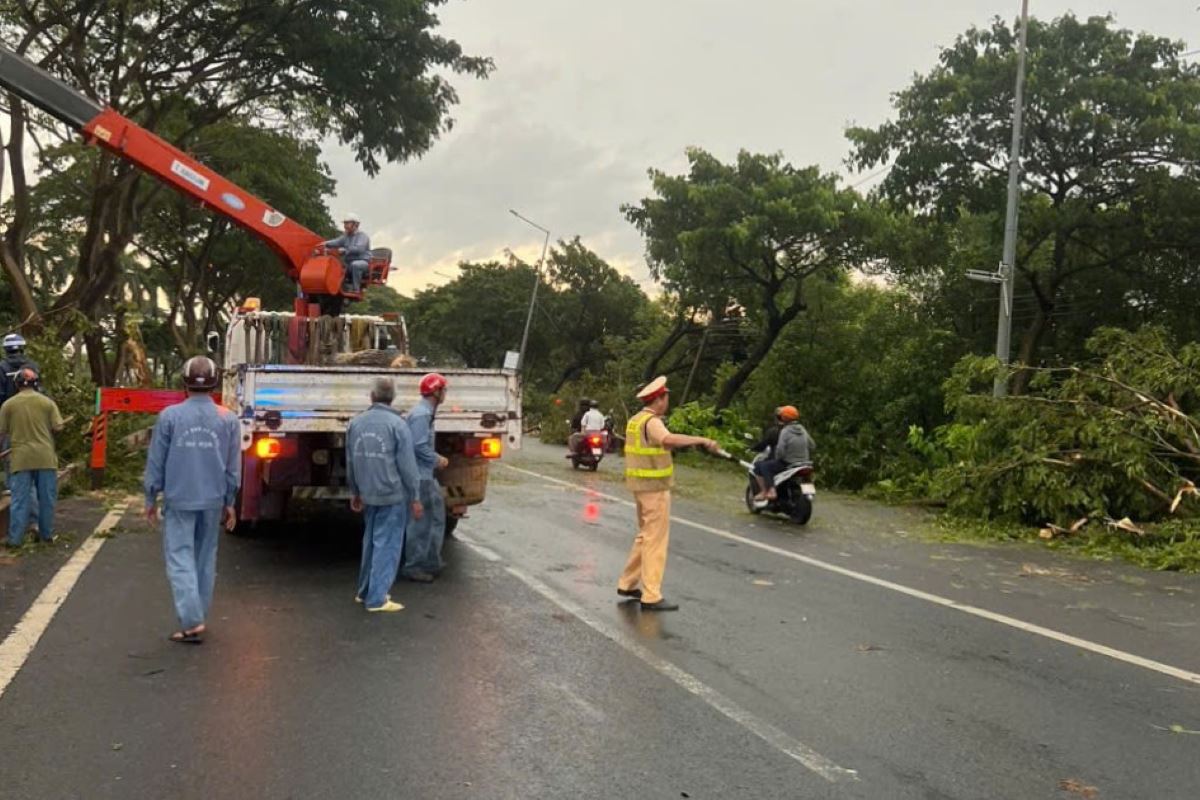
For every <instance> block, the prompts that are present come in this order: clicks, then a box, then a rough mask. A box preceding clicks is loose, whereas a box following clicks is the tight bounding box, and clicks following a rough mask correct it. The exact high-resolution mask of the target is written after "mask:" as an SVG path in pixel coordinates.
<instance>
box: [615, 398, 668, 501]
mask: <svg viewBox="0 0 1200 800" xmlns="http://www.w3.org/2000/svg"><path fill="white" fill-rule="evenodd" d="M653 418H654V414H653V413H652V412H650V411H641V412H639V413H637V414H634V415H633V417H632V418H630V420H629V424H628V425H626V426H625V485H626V486H627V487H629V490H630V491H631V492H661V491H665V490H667V489H670V488H671V484H672V483H673V480H672V477H671V476H672V475H673V474H674V472H675V467H674V465H673V464H672V463H671V451H669V450H667V449H666V448H665V447H654V446H653V445H651V444H650V443H649V442H648V441H646V424H647V423H648V422H650V420H651V419H653Z"/></svg>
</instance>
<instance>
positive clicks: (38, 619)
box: [0, 501, 129, 698]
mask: <svg viewBox="0 0 1200 800" xmlns="http://www.w3.org/2000/svg"><path fill="white" fill-rule="evenodd" d="M128 507H129V501H124V502H121V503H118V504H117V505H116V506H114V507H113V508H112V510H110V511H109V512H108V513H107V514H105V515H104V519H102V520H100V524H99V525H97V526H96V529H95V530H94V531H92V535H91V536H89V537H88V538H87V539H86V540H85V541H84V542H83V544H81V545H80V546H79V549H78V550H76V551H75V552H74V554H72V556H71V558H70V559H68V560H67V563H66V564H63V565H62V568H61V569H59V571H58V572H56V573H55V575H54V577H53V578H51V579H50V583H48V584H46V588H44V589H42V592H41V594H39V595H38V596H37V599H36V600H34V601H33V605H32V606H30V607H29V609H28V610H27V611H26V612H25V614H24V616H22V617H21V620H20V621H19V622H18V623H17V625H16V627H15V628H13V630H12V633H10V634H9V635H8V637H7V638H6V639H5V640H4V641H3V642H0V698H2V697H4V692H5V690H6V689H8V685H9V684H10V683H12V680H13V678H15V677H16V676H17V673H18V672H20V671H21V667H23V666H24V665H25V661H26V660H27V659H28V658H29V654H30V653H32V652H33V648H34V647H36V646H37V643H38V640H40V639H41V638H42V634H43V633H45V632H46V628H47V627H49V625H50V622H51V621H52V620H53V619H54V615H55V614H57V613H58V609H59V608H60V607H61V606H62V604H63V603H64V602H66V600H67V596H68V595H69V594H70V593H71V590H72V589H73V588H75V584H76V582H78V580H79V577H80V576H81V575H83V572H84V570H86V569H87V568H88V565H89V564H91V563H92V559H94V558H95V557H96V553H98V552H100V548H101V547H103V546H104V543H105V542H106V541H107V539H105V538H104V537H101V536H97V535H96V534H98V533H99V534H102V533H107V532H108V531H110V530H112V529H113V528H114V527H116V524H117V523H118V522H120V521H121V516H122V515H123V514H124V513H125V509H127V508H128Z"/></svg>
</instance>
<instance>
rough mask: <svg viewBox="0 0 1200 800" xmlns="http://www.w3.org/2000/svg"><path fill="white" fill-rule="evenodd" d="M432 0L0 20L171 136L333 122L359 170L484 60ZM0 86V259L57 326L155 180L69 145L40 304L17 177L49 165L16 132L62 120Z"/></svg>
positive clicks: (172, 5)
mask: <svg viewBox="0 0 1200 800" xmlns="http://www.w3.org/2000/svg"><path fill="white" fill-rule="evenodd" d="M444 2H445V0H352V2H339V3H331V2H328V1H327V0H297V1H296V2H289V3H283V4H280V3H277V2H273V0H238V1H237V2H233V1H232V0H205V2H199V1H198V0H174V2H166V3H158V4H146V3H135V4H132V5H131V4H129V3H108V2H100V1H99V0H82V2H78V3H71V4H67V5H63V4H58V3H37V2H28V1H27V0H16V2H14V3H10V4H6V5H5V6H4V7H3V8H0V35H2V36H3V38H4V39H5V40H6V41H8V42H10V43H13V44H14V48H15V49H16V50H17V51H18V52H20V53H22V54H24V55H25V56H26V57H28V58H30V59H31V60H33V61H35V62H37V63H39V64H41V65H42V66H43V67H45V68H46V69H48V70H50V71H51V72H53V73H55V74H57V75H60V76H62V77H63V78H64V80H66V81H67V82H68V83H69V84H71V85H73V86H76V87H78V88H79V89H80V90H81V91H82V92H83V93H84V94H86V95H88V96H89V97H91V98H92V99H93V100H95V101H97V102H98V103H101V104H104V105H109V106H111V107H113V108H115V109H116V110H118V111H119V112H121V113H123V114H124V115H126V116H128V117H130V118H131V119H133V120H134V121H135V122H137V123H139V124H140V125H142V126H143V127H145V128H147V129H149V130H151V131H154V132H157V133H159V134H160V135H163V136H164V138H167V139H168V140H170V141H172V142H174V143H175V144H177V145H180V146H181V147H184V148H185V149H186V148H189V147H196V146H197V145H199V144H202V143H203V139H202V136H203V133H204V131H206V130H207V129H208V128H209V127H210V126H213V125H217V124H220V123H223V122H225V121H227V120H231V119H242V120H248V121H251V122H253V123H254V124H257V125H260V126H261V127H264V128H269V129H274V130H278V131H286V132H287V133H288V134H289V135H290V136H292V137H296V138H300V139H316V138H317V137H321V136H326V135H331V136H335V137H337V138H338V139H339V140H340V141H341V142H342V143H343V144H346V145H349V146H350V147H351V148H352V149H353V150H354V152H355V155H356V157H357V159H358V161H359V163H360V164H362V166H363V168H364V169H365V170H366V171H367V172H368V173H374V172H377V171H378V169H379V167H380V164H381V162H382V161H383V160H388V161H401V160H404V159H407V158H410V157H413V156H417V155H420V154H421V153H423V152H425V151H426V150H428V148H429V147H430V146H431V145H432V143H433V142H434V141H435V140H436V138H437V137H438V135H439V134H440V133H442V132H443V131H445V130H446V129H447V128H448V127H449V126H450V124H451V118H450V116H449V112H450V109H451V107H452V106H453V105H454V104H455V102H456V101H457V97H456V94H455V91H454V89H453V86H452V85H451V84H450V82H449V80H448V77H447V76H448V74H451V73H457V74H465V75H470V76H474V77H480V78H482V77H485V76H486V75H487V74H488V73H489V72H490V70H491V62H490V61H489V60H487V59H483V58H477V57H473V56H468V55H465V54H464V53H463V52H462V49H461V48H460V47H459V45H458V44H457V43H456V42H454V41H453V40H450V39H447V38H445V37H443V36H441V35H439V34H438V33H437V32H436V29H437V26H438V19H437V16H436V14H435V11H436V9H437V8H438V7H440V6H441V5H443V4H444ZM8 101H9V107H8V111H9V120H10V125H9V129H8V131H7V137H6V138H7V142H6V144H7V147H6V158H7V165H6V166H7V172H8V176H9V178H10V180H11V183H12V186H13V198H12V202H11V203H10V204H9V206H8V207H7V213H6V214H5V218H4V220H3V227H4V230H3V236H2V239H0V265H2V266H3V270H4V276H5V279H6V281H7V282H8V284H9V286H10V288H11V289H12V291H13V294H14V297H15V299H16V304H17V307H18V315H19V316H20V317H21V318H22V319H23V320H25V321H27V322H29V323H31V324H33V323H36V322H37V321H38V320H40V319H41V318H42V317H43V315H52V316H60V317H62V316H63V315H64V314H65V313H66V312H68V311H71V312H79V313H77V314H76V313H72V314H71V315H70V316H69V317H67V318H63V319H58V320H55V327H56V328H57V329H58V330H59V332H60V334H61V335H62V336H63V337H69V336H70V335H71V334H72V333H74V331H75V330H76V328H77V327H78V324H79V323H78V321H79V320H80V319H87V318H93V319H94V318H96V316H97V311H98V309H99V308H100V307H101V306H102V305H103V304H104V303H105V302H107V301H108V300H109V299H110V298H111V297H112V295H113V294H114V292H115V290H116V289H117V287H118V285H119V284H120V282H121V278H122V273H123V270H124V267H125V261H124V260H123V254H124V252H125V249H126V248H127V247H128V246H129V244H130V242H131V241H132V240H133V237H134V236H135V234H136V233H137V231H138V230H139V226H140V223H141V220H142V219H143V217H144V216H145V215H146V214H147V213H148V211H149V208H150V207H151V205H152V204H153V203H155V202H156V201H157V196H158V195H159V194H161V193H165V192H164V189H163V187H162V186H161V185H158V184H155V183H154V182H153V181H152V180H150V179H148V178H146V177H145V176H143V175H141V174H140V173H138V172H137V171H136V170H135V169H134V168H133V167H131V166H129V165H127V164H125V163H123V162H120V161H119V160H117V159H114V158H113V157H112V156H108V155H103V154H100V153H98V152H96V151H88V152H87V153H86V154H83V155H81V156H80V157H81V158H84V159H86V160H87V162H88V164H89V168H88V169H87V171H86V173H85V174H86V176H87V179H86V181H85V182H84V183H83V184H81V185H76V186H74V187H73V189H72V191H74V192H77V193H80V194H82V195H84V196H85V197H86V199H87V204H86V207H87V209H88V213H87V215H86V216H85V217H84V219H83V224H82V226H81V227H80V228H79V229H73V230H70V231H64V232H61V234H62V235H66V236H68V237H70V239H71V242H72V245H73V248H72V250H73V253H72V258H71V266H70V269H69V270H68V271H67V274H68V275H69V278H68V279H67V281H66V284H65V286H64V287H63V288H62V289H61V291H59V290H55V291H54V292H53V296H54V300H53V301H52V302H50V303H49V304H48V306H46V305H43V304H40V303H39V302H38V300H37V293H36V291H35V286H34V284H33V280H32V279H31V276H30V275H29V273H28V271H27V270H26V253H25V248H26V245H27V243H28V242H29V240H30V236H31V232H32V230H33V228H34V226H35V223H36V220H37V219H38V217H39V215H40V209H37V208H35V207H33V206H32V204H31V197H30V185H31V183H32V180H31V176H32V174H33V173H34V171H35V170H38V169H41V170H48V169H52V168H54V165H53V164H52V163H51V162H50V161H47V160H46V159H44V158H42V155H41V154H40V153H35V154H34V155H33V156H28V155H27V154H26V150H27V147H26V145H27V144H28V143H29V142H30V140H31V137H33V138H35V139H36V140H37V142H38V143H39V145H40V144H41V143H42V142H43V141H45V140H46V139H45V131H47V130H48V131H50V136H51V138H53V137H55V136H57V137H60V138H61V139H63V140H64V141H65V140H67V139H69V138H70V136H71V134H70V132H68V131H66V130H65V129H64V128H63V126H61V125H59V124H57V123H56V122H54V121H53V120H50V119H48V118H47V117H45V115H43V114H41V113H40V112H37V111H36V110H33V109H30V108H29V107H28V106H27V105H26V104H25V103H23V102H21V101H18V100H15V99H14V98H11V97H10V98H8ZM35 149H37V150H39V151H40V150H41V147H40V146H39V147H37V148H35ZM282 210H284V211H286V212H288V213H293V209H290V208H286V207H283V208H282ZM298 211H300V212H303V209H298ZM94 377H95V378H96V379H97V380H103V379H104V378H105V377H106V376H104V375H96V376H94Z"/></svg>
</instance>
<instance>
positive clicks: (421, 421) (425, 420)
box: [408, 397, 437, 481]
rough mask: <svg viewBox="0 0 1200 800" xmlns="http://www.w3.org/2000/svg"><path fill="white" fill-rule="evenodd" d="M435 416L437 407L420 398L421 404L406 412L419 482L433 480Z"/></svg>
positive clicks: (424, 398)
mask: <svg viewBox="0 0 1200 800" xmlns="http://www.w3.org/2000/svg"><path fill="white" fill-rule="evenodd" d="M436 415H437V407H436V406H435V405H434V404H433V401H432V400H430V399H429V398H428V397H422V398H421V402H419V403H417V404H416V405H415V406H413V407H412V411H409V412H408V429H409V430H410V431H412V440H413V453H414V454H416V457H417V469H418V470H419V471H420V473H421V480H423V481H430V480H433V469H434V467H436V466H437V450H435V449H434V446H433V445H434V438H433V419H434V417H435V416H436Z"/></svg>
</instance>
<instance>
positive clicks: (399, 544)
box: [358, 504, 408, 608]
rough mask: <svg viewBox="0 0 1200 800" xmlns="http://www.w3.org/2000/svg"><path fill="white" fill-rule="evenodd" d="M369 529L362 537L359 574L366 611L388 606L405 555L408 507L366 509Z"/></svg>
mask: <svg viewBox="0 0 1200 800" xmlns="http://www.w3.org/2000/svg"><path fill="white" fill-rule="evenodd" d="M363 517H364V518H365V519H366V523H367V529H366V531H365V532H364V533H363V546H362V566H361V567H360V568H359V570H358V596H359V597H361V598H362V599H363V603H364V604H365V605H366V607H367V608H379V607H380V606H381V605H383V604H384V603H386V602H387V595H388V590H389V589H391V588H392V584H393V583H395V582H396V570H397V569H398V568H399V566H400V554H401V553H403V552H404V526H405V525H406V524H407V523H408V506H406V505H403V504H397V505H390V506H366V507H365V508H364V509H363Z"/></svg>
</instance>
